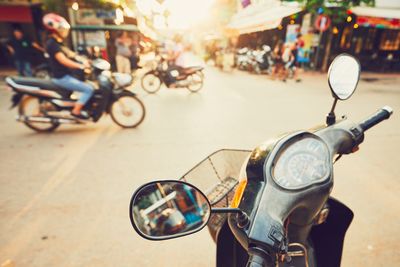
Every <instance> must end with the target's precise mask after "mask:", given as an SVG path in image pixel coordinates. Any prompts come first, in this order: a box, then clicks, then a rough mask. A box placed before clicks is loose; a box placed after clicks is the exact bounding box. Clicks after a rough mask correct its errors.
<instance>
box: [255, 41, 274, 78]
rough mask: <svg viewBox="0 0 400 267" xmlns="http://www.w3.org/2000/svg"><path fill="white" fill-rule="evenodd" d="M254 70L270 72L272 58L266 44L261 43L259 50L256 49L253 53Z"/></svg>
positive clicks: (260, 72)
mask: <svg viewBox="0 0 400 267" xmlns="http://www.w3.org/2000/svg"><path fill="white" fill-rule="evenodd" d="M255 61H256V62H257V65H256V66H255V72H256V73H257V74H262V73H266V74H271V73H272V67H273V65H274V60H273V59H272V50H271V47H270V46H268V45H263V46H262V49H261V50H258V51H257V52H256V54H255Z"/></svg>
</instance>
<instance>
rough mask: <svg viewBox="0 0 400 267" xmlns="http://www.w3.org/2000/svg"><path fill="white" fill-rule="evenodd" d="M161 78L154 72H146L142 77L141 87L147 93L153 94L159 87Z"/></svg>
mask: <svg viewBox="0 0 400 267" xmlns="http://www.w3.org/2000/svg"><path fill="white" fill-rule="evenodd" d="M161 83H162V82H161V80H160V78H159V77H158V76H157V75H155V74H154V73H151V72H149V73H146V74H145V75H144V76H143V77H142V79H141V84H142V88H143V89H144V90H145V91H146V92H147V93H149V94H154V93H156V92H157V91H158V90H160V88H161Z"/></svg>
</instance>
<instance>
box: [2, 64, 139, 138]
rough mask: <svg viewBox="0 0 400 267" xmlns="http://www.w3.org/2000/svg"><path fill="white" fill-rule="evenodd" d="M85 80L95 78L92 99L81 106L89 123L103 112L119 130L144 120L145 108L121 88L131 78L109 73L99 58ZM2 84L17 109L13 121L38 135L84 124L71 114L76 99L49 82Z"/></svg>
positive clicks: (21, 80) (11, 80)
mask: <svg viewBox="0 0 400 267" xmlns="http://www.w3.org/2000/svg"><path fill="white" fill-rule="evenodd" d="M91 66H92V67H91V70H89V71H88V74H87V75H88V76H89V77H96V83H93V85H94V86H95V87H96V89H97V90H95V92H94V94H93V96H92V97H91V99H90V100H89V101H88V103H87V104H86V105H85V107H84V110H86V111H87V112H88V114H89V116H90V118H91V120H92V121H93V122H97V121H98V120H99V119H100V117H101V116H102V115H103V114H104V113H109V114H110V115H111V119H112V120H113V121H114V122H115V123H116V124H118V125H119V126H121V127H123V128H134V127H136V126H138V125H139V124H140V123H141V122H142V121H143V119H144V117H145V114H146V113H145V107H144V105H143V103H142V101H140V99H139V98H137V96H136V95H135V94H134V93H132V92H130V91H128V90H126V89H125V88H126V87H127V86H129V85H130V84H131V83H132V76H131V75H129V74H122V73H111V72H110V71H109V69H110V63H108V62H107V61H105V60H103V59H96V60H93V61H92V63H91ZM5 81H6V84H7V85H8V86H9V87H10V88H11V89H12V91H13V92H14V95H13V97H12V99H11V101H12V107H11V108H14V107H16V106H18V117H17V120H18V121H20V122H23V123H24V124H25V125H26V126H28V127H29V128H31V129H33V130H35V131H38V132H50V131H53V130H55V129H56V128H57V127H59V126H60V125H61V124H85V123H86V122H89V120H82V119H78V118H75V117H73V116H72V115H71V110H72V108H73V107H74V105H75V102H76V99H77V97H76V96H75V94H72V92H71V91H68V90H65V89H63V88H60V87H59V86H57V85H56V84H54V83H53V82H52V81H51V80H47V79H37V78H21V77H7V78H6V79H5Z"/></svg>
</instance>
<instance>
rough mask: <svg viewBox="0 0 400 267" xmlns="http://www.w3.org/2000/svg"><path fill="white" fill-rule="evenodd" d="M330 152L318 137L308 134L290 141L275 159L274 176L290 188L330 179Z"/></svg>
mask: <svg viewBox="0 0 400 267" xmlns="http://www.w3.org/2000/svg"><path fill="white" fill-rule="evenodd" d="M330 165H331V162H330V154H329V149H328V147H327V145H326V144H325V143H324V142H323V141H322V140H321V139H319V138H318V137H316V136H311V135H308V136H306V137H302V138H300V139H296V140H293V141H292V142H289V143H288V144H287V145H286V146H285V147H284V148H283V149H281V151H280V152H279V153H278V155H277V157H276V158H275V160H274V167H273V170H272V177H273V179H274V181H275V182H276V183H277V184H278V185H279V186H281V187H283V188H285V189H289V190H293V189H301V188H305V187H307V186H309V185H312V184H315V183H320V182H323V181H325V180H327V179H328V177H329V174H330Z"/></svg>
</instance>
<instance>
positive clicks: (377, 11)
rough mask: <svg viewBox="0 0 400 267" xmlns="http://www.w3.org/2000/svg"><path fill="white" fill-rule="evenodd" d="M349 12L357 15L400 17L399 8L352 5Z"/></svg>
mask: <svg viewBox="0 0 400 267" xmlns="http://www.w3.org/2000/svg"><path fill="white" fill-rule="evenodd" d="M351 12H353V13H354V14H356V15H357V16H366V17H378V18H388V19H400V9H399V8H377V7H353V8H352V9H351Z"/></svg>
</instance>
